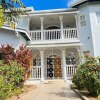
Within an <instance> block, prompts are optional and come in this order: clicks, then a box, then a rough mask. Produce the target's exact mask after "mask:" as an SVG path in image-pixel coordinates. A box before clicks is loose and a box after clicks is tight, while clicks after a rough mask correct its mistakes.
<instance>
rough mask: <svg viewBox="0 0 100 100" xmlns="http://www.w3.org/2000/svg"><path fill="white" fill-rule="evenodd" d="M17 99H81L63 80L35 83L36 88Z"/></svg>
mask: <svg viewBox="0 0 100 100" xmlns="http://www.w3.org/2000/svg"><path fill="white" fill-rule="evenodd" d="M19 100H81V99H80V98H79V96H78V95H77V94H76V93H75V92H74V91H73V90H71V89H70V85H69V84H67V83H65V82H64V81H63V80H55V81H47V82H45V83H41V84H38V85H37V88H36V89H35V90H33V91H31V92H28V93H27V94H26V95H24V96H22V97H21V98H20V99H19Z"/></svg>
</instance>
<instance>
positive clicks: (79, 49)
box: [77, 46, 84, 64]
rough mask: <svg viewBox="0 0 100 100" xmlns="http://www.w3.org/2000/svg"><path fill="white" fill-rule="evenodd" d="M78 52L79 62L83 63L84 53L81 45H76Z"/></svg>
mask: <svg viewBox="0 0 100 100" xmlns="http://www.w3.org/2000/svg"><path fill="white" fill-rule="evenodd" d="M77 50H78V53H79V59H80V64H83V63H84V54H83V51H82V47H81V46H80V47H78V49H77Z"/></svg>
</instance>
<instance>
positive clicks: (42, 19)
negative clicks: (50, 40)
mask: <svg viewBox="0 0 100 100" xmlns="http://www.w3.org/2000/svg"><path fill="white" fill-rule="evenodd" d="M40 20H41V40H43V29H44V27H43V21H44V17H40Z"/></svg>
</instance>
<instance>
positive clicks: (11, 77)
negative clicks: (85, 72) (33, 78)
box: [0, 61, 25, 100]
mask: <svg viewBox="0 0 100 100" xmlns="http://www.w3.org/2000/svg"><path fill="white" fill-rule="evenodd" d="M24 72H25V71H24V68H23V67H21V66H20V65H19V64H18V63H16V62H13V61H11V62H10V63H9V65H8V64H3V63H2V62H0V100H5V99H6V98H7V97H9V96H11V95H14V94H16V91H18V90H19V88H20V87H21V86H22V85H23V81H24V74H25V73H24Z"/></svg>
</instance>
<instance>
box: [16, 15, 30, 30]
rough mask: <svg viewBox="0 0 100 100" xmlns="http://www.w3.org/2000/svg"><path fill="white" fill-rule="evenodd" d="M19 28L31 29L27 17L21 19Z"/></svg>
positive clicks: (18, 24)
mask: <svg viewBox="0 0 100 100" xmlns="http://www.w3.org/2000/svg"><path fill="white" fill-rule="evenodd" d="M17 28H22V29H26V30H28V29H29V21H28V18H27V17H21V18H20V19H19V21H18V23H17Z"/></svg>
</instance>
